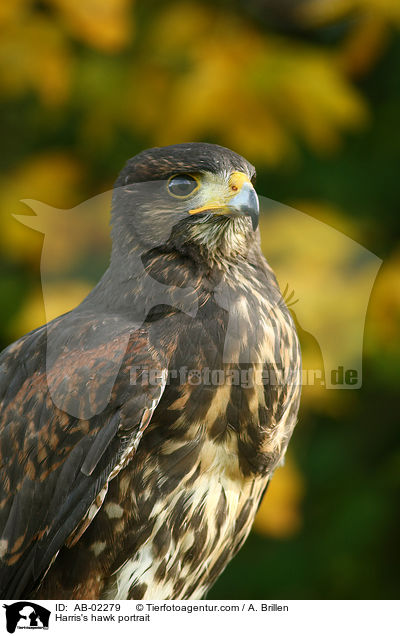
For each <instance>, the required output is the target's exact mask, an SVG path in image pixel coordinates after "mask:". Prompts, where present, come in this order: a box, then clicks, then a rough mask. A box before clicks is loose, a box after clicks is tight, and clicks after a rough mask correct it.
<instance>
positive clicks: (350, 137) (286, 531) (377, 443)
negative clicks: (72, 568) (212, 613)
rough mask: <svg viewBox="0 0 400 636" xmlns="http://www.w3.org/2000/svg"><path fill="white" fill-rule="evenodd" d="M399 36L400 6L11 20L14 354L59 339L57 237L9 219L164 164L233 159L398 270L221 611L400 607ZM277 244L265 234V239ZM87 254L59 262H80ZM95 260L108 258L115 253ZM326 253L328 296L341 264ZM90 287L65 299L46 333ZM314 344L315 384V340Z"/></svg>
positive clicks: (1, 80)
mask: <svg viewBox="0 0 400 636" xmlns="http://www.w3.org/2000/svg"><path fill="white" fill-rule="evenodd" d="M399 26H400V4H399V2H398V0H314V1H312V0H303V1H299V0H248V2H246V4H244V3H241V2H239V0H237V1H236V2H235V1H234V0H230V1H229V2H228V1H226V2H225V1H223V0H219V1H214V2H211V1H210V2H206V1H203V2H200V1H198V2H195V1H193V2H191V1H189V2H183V1H174V0H173V1H170V2H157V1H155V0H150V1H149V0H147V1H144V0H136V1H132V0H109V1H108V2H107V1H106V0H79V1H78V0H39V1H35V0H12V1H11V2H3V3H1V5H0V34H1V37H0V86H1V93H0V114H1V124H0V125H1V140H2V148H3V151H2V153H1V154H0V166H1V178H0V181H1V187H0V223H1V234H0V249H1V254H0V264H1V277H0V298H1V304H0V324H1V331H0V344H1V346H2V347H4V346H6V345H7V344H9V342H11V341H12V340H13V339H15V338H17V337H19V336H20V335H22V333H24V332H26V331H27V330H30V329H32V328H34V327H36V326H38V325H39V324H42V323H43V322H44V321H45V313H44V307H43V298H42V290H41V284H40V283H41V281H40V254H41V248H42V242H43V237H42V235H41V234H40V233H38V232H34V231H33V230H32V229H28V228H26V227H24V226H23V225H21V224H19V223H18V222H17V221H16V220H15V219H14V218H13V217H12V214H14V213H17V214H27V213H28V214H29V211H28V209H27V207H26V205H25V204H24V203H21V202H20V201H21V199H26V198H29V199H37V200H39V201H43V202H45V203H47V204H49V205H51V206H54V207H56V208H67V209H68V208H72V207H74V206H76V205H78V204H79V203H80V202H82V201H84V200H85V199H87V198H89V197H92V196H94V195H96V194H98V193H100V192H103V191H105V190H108V189H109V188H110V187H111V186H112V182H113V180H114V179H115V177H116V175H117V173H118V171H119V170H120V168H121V166H122V165H123V163H124V162H125V161H126V159H127V158H128V157H131V156H132V155H134V154H135V153H136V152H138V151H140V150H142V149H143V148H146V147H149V146H152V145H163V144H168V143H179V142H182V141H211V142H216V143H220V144H223V145H226V146H229V147H231V148H233V149H234V150H236V151H238V152H239V153H241V154H243V155H245V156H246V157H247V158H248V159H249V160H250V161H252V162H253V163H254V164H255V165H256V166H257V170H258V181H257V189H258V191H259V192H260V194H263V195H265V196H267V197H270V198H271V199H274V200H277V201H280V202H283V203H285V204H287V205H290V206H293V207H296V208H298V209H299V210H302V211H303V212H307V213H308V214H310V215H311V216H313V217H315V218H316V219H319V220H321V221H324V222H326V223H328V224H330V225H331V226H333V227H335V228H336V229H338V230H340V231H342V232H344V233H346V234H347V235H348V236H350V237H351V238H353V239H354V240H356V241H358V242H359V243H361V244H362V245H364V246H365V247H366V248H368V249H369V250H370V251H371V252H373V253H375V254H377V255H378V256H379V257H380V258H381V259H383V266H382V268H381V270H380V272H379V274H378V277H377V280H376V284H375V286H374V288H373V292H372V296H371V300H370V303H369V309H368V314H367V320H366V326H365V340H364V369H363V371H364V377H363V387H362V389H360V390H355V391H344V390H337V391H329V390H327V389H324V388H322V387H319V386H314V387H305V388H304V392H303V404H302V409H301V414H300V421H299V424H298V427H297V429H296V431H295V434H294V437H293V440H292V443H291V446H290V450H289V453H288V458H287V461H286V464H285V466H284V467H283V468H279V469H278V470H277V472H276V474H275V476H274V479H273V480H272V483H271V486H270V488H269V491H268V496H267V497H266V498H265V500H264V502H263V504H262V506H261V508H260V512H259V514H258V517H257V520H256V523H255V527H254V530H253V532H252V535H251V537H250V539H249V540H248V542H247V544H246V545H245V547H244V548H243V549H242V551H241V552H240V554H239V555H238V556H237V557H236V558H235V559H234V561H233V562H232V564H231V565H230V566H229V567H228V569H227V570H226V571H225V573H224V574H223V575H222V577H221V578H220V580H219V581H218V582H217V584H216V585H215V587H214V588H213V590H212V591H211V593H210V594H209V597H210V598H219V599H226V598H273V599H279V598H282V599H283V598H287V599H290V598H300V599H315V598H317V599H318V598H333V599H338V598H350V599H356V598H396V597H397V596H398V571H399V549H398V536H399V525H398V521H399V485H400V446H399V443H398V442H399V434H398V424H399V422H398V389H397V387H398V383H399V375H400V373H399V371H400V363H399V350H400V344H399V339H398V326H399V317H400V286H399V275H400V247H399V240H398V239H399V232H398V230H399V207H398V206H399V190H400V187H399V160H400V126H399V113H400V73H399V68H400V34H399ZM269 230H270V228H269V225H268V218H267V217H264V218H263V219H262V220H261V231H262V235H263V239H264V238H265V237H267V236H268V232H269ZM76 238H78V237H76ZM284 238H285V233H283V234H282V240H284ZM309 240H310V242H311V241H313V238H312V237H310V239H309ZM303 241H304V237H303ZM66 245H67V249H65V246H66ZM78 245H79V240H74V237H71V240H68V241H67V242H65V241H64V242H63V243H62V242H61V243H60V245H58V244H57V245H56V247H55V249H53V253H52V255H50V257H51V258H53V261H54V263H55V264H57V263H59V262H60V261H62V262H63V263H68V262H71V263H73V262H74V258H75V256H76V250H77V249H78V247H77V246H78ZM311 247H312V246H311V245H310V248H311ZM98 248H99V251H100V252H101V253H102V254H103V256H104V255H106V254H107V253H108V243H107V241H106V240H105V242H104V245H102V243H101V241H100V242H99V245H98ZM265 252H266V257H267V258H268V250H267V249H266V248H265ZM326 254H328V255H331V258H327V259H326V260H327V264H325V266H326V267H327V268H328V269H327V270H326V277H325V280H326V288H327V289H328V288H329V286H330V282H331V281H334V279H335V277H337V275H338V270H339V265H338V262H337V260H336V258H335V254H334V252H333V251H332V254H331V250H330V246H329V245H327V246H326ZM314 275H315V276H316V277H317V272H316V271H314V272H313V271H312V270H311V272H308V273H307V276H310V277H311V278H310V280H311V281H312V280H313V276H314ZM343 276H344V274H342V278H343ZM282 282H283V283H284V282H285V281H282ZM91 284H92V281H88V280H84V279H83V278H82V277H79V276H75V277H74V276H73V275H71V276H70V277H69V278H68V279H67V280H64V281H63V284H62V286H60V285H55V286H54V288H53V289H50V291H48V294H49V295H48V298H47V299H46V304H47V307H46V309H47V318H49V312H50V314H51V315H58V314H60V313H62V312H63V311H65V310H66V309H68V308H70V307H73V306H74V305H76V304H77V303H78V302H79V301H80V299H81V298H82V297H83V296H84V295H85V294H86V293H87V291H88V289H90V286H91ZM294 293H295V294H296V289H294ZM346 298H347V297H346V295H344V296H343V301H342V302H343V303H345V302H347V301H346ZM300 302H301V299H300ZM323 302H324V298H323V294H322V297H321V303H322V305H323ZM343 308H344V307H343ZM340 309H341V307H340ZM293 311H294V312H295V314H296V305H293ZM321 319H322V318H321ZM303 327H304V325H303ZM350 329H351V325H349V330H350ZM300 333H301V336H302V345H303V351H304V357H305V364H306V365H307V364H308V363H310V365H311V366H313V364H314V366H315V364H316V363H315V356H316V355H318V351H317V354H316V347H315V343H313V342H312V340H313V339H312V334H309V333H307V331H306V330H305V331H303V329H301V330H300ZM310 343H311V344H310ZM309 361H310V362H309Z"/></svg>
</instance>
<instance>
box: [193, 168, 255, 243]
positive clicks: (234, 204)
mask: <svg viewBox="0 0 400 636" xmlns="http://www.w3.org/2000/svg"><path fill="white" fill-rule="evenodd" d="M214 196H215V193H214ZM201 212H212V213H213V214H216V215H218V216H223V215H224V216H249V217H250V218H251V224H252V228H253V231H254V230H256V229H257V226H258V217H259V213H260V206H259V202H258V196H257V193H256V191H255V189H254V188H253V186H252V184H251V181H250V179H249V178H248V176H247V175H246V174H244V173H243V172H233V173H232V174H231V176H230V179H229V194H228V196H225V197H224V199H223V201H219V200H215V199H214V198H212V199H211V200H210V201H209V202H207V203H206V204H204V205H202V206H201V207H199V208H194V209H193V210H189V214H199V213H201Z"/></svg>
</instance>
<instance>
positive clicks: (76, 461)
mask: <svg viewBox="0 0 400 636" xmlns="http://www.w3.org/2000/svg"><path fill="white" fill-rule="evenodd" d="M71 315H72V314H69V315H68V316H69V319H68V320H69V322H68V328H70V327H71V326H72V328H73V329H75V333H76V330H79V329H80V328H81V329H82V317H80V316H79V314H78V315H77V317H76V318H75V317H74V316H73V315H72V318H71ZM58 320H60V321H62V320H63V318H61V319H58ZM94 320H96V319H94ZM103 324H104V323H103ZM60 325H61V328H62V322H60V323H59V325H58V326H60ZM115 327H116V323H115V318H113V331H114V337H113V338H112V340H111V341H110V342H105V343H104V345H103V346H102V347H99V348H97V349H96V350H95V351H90V352H88V351H86V352H84V358H83V359H84V360H85V361H86V362H88V361H89V362H90V371H91V375H90V381H91V382H90V391H91V392H90V395H89V397H88V396H87V395H85V393H86V392H87V391H86V390H85V385H83V386H82V381H81V376H80V374H79V368H80V365H81V364H82V360H81V357H82V350H72V351H70V352H69V358H67V359H66V360H64V363H63V367H62V368H63V371H62V373H61V372H60V373H58V374H53V376H52V379H51V382H52V385H53V388H55V389H56V392H57V395H58V396H60V395H61V394H62V393H63V391H64V392H65V405H66V406H68V399H74V400H75V402H76V400H80V399H81V400H88V399H90V400H92V401H93V400H94V401H95V400H96V396H99V399H102V390H103V387H106V385H109V380H110V378H109V374H110V373H115V365H113V364H112V363H111V365H110V361H112V359H113V356H114V354H115V351H116V352H117V353H116V359H117V360H118V361H119V360H120V362H121V364H119V372H118V373H117V376H116V380H115V382H114V381H113V389H112V392H111V397H110V400H109V403H108V405H107V406H106V408H105V409H104V411H103V412H102V413H100V414H98V415H94V416H93V417H90V419H78V418H76V417H74V416H73V415H69V414H68V412H66V411H68V408H66V409H65V411H63V410H60V409H59V408H57V407H56V406H55V405H54V403H53V401H52V398H51V395H50V392H49V389H48V375H49V369H47V372H46V343H47V328H46V327H42V328H40V329H38V330H36V331H34V332H32V333H30V334H28V335H27V336H25V337H23V338H21V340H19V341H17V342H16V343H14V344H13V345H11V346H10V347H8V348H7V349H6V350H5V351H4V352H3V353H2V354H1V355H0V488H1V494H0V537H1V538H0V598H4V599H5V598H18V597H21V595H22V596H23V595H24V594H26V593H27V592H28V591H29V590H31V589H32V587H34V586H35V585H36V584H37V583H38V582H39V581H40V579H41V577H42V576H43V575H44V573H45V572H46V570H47V568H48V567H49V566H50V564H51V563H52V561H53V560H54V558H55V557H56V556H57V553H58V551H59V549H60V548H61V547H62V545H63V544H64V543H66V542H67V541H68V542H69V544H71V543H73V542H74V541H76V540H77V539H78V538H79V537H80V536H81V534H82V533H83V532H84V531H85V529H86V528H87V526H88V525H89V523H90V521H91V519H92V518H93V517H94V515H95V514H96V512H97V510H98V509H99V507H100V506H101V504H102V502H103V499H104V496H105V494H106V492H107V485H108V482H109V480H110V479H112V478H113V477H114V476H115V475H116V474H117V473H118V472H119V471H120V470H121V468H123V467H124V466H125V465H126V464H127V462H128V461H130V459H131V457H132V455H133V454H134V452H135V450H136V448H137V445H138V443H139V441H140V439H141V436H142V434H143V431H144V429H145V428H146V426H147V425H148V424H149V422H150V419H151V416H152V414H153V411H154V409H155V408H156V406H157V404H158V402H159V400H160V398H161V395H162V393H163V390H164V387H165V371H166V365H165V361H164V360H162V359H161V354H160V353H158V352H155V351H154V350H153V349H152V348H151V346H149V341H148V334H147V332H146V330H145V329H139V330H134V328H133V329H131V333H128V338H127V326H126V323H125V324H124V325H123V327H122V328H121V333H120V334H119V335H118V330H116V329H115ZM122 331H123V333H122ZM116 332H117V335H115V333H116ZM132 332H133V333H132ZM121 340H122V341H123V342H124V343H125V344H124V355H123V356H122V358H121V356H120V353H121V346H120V342H121ZM68 360H69V362H68ZM55 363H57V361H55ZM132 366H136V367H141V366H142V367H147V368H149V367H150V368H152V369H157V371H158V377H159V378H161V380H160V381H159V382H158V383H156V384H154V385H149V384H145V383H142V382H140V383H138V382H136V383H132V381H131V367H132ZM86 370H87V369H86ZM57 375H59V376H60V377H59V378H58V379H57V377H55V376H57ZM57 382H59V386H57ZM94 389H95V390H94ZM93 408H94V410H93V412H94V413H96V408H95V405H93ZM70 412H71V411H70ZM72 412H74V410H72Z"/></svg>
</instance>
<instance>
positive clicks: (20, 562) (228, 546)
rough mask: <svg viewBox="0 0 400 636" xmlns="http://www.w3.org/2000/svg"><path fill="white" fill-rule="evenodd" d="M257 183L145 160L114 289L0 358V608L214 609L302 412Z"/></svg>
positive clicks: (129, 172)
mask: <svg viewBox="0 0 400 636" xmlns="http://www.w3.org/2000/svg"><path fill="white" fill-rule="evenodd" d="M186 175H187V176H186ZM253 178H254V168H253V167H252V166H251V165H250V164H249V163H248V162H247V161H246V160H245V159H243V158H242V157H240V156H239V155H237V154H235V153H233V152H232V151H230V150H228V149H226V148H222V147H220V146H213V145H210V144H181V145H178V146H169V147H166V148H155V149H152V150H149V151H145V152H143V153H141V154H140V155H138V156H137V157H135V158H133V159H131V160H130V161H129V162H128V163H127V165H126V166H125V168H124V169H123V171H122V172H121V174H120V176H119V178H118V180H117V182H116V186H115V191H114V197H113V210H112V223H113V230H112V236H113V250H112V258H111V264H110V267H109V269H108V270H107V272H106V273H105V274H104V276H103V278H102V280H101V281H100V282H99V283H98V285H97V286H96V288H95V289H94V290H93V291H92V292H91V294H89V296H88V297H87V298H86V299H85V300H84V301H83V303H82V304H81V305H80V306H79V307H77V308H76V309H75V310H74V311H73V312H70V313H69V314H66V315H65V316H61V317H60V318H58V319H56V320H55V321H53V322H51V323H49V325H47V326H44V327H41V328H40V329H37V330H36V331H34V332H32V333H30V334H28V335H26V336H24V337H23V338H21V339H20V340H19V341H18V342H16V343H14V344H12V345H11V346H10V347H8V349H6V350H5V351H4V352H3V353H2V354H1V356H0V419H1V425H0V458H1V484H2V493H1V501H0V530H1V539H0V555H1V570H0V596H1V597H3V598H27V597H29V596H30V597H32V595H34V596H35V597H36V598H133V599H141V598H153V599H154V598H163V599H182V598H201V596H202V595H204V594H205V592H206V591H207V590H208V589H209V587H210V586H211V585H212V584H213V582H214V581H215V579H216V578H217V577H218V576H219V574H220V573H221V572H222V570H223V569H224V567H225V566H226V564H227V563H228V562H229V560H230V559H231V558H232V557H233V555H234V554H235V553H236V552H237V551H238V549H239V548H240V547H241V545H242V544H243V542H244V540H245V539H246V537H247V535H248V533H249V530H250V527H251V524H252V521H253V518H254V515H255V512H256V510H257V507H258V505H259V502H260V498H261V496H262V493H263V491H264V490H265V488H266V485H267V482H268V480H269V478H270V476H271V475H272V472H273V470H274V468H275V467H276V465H277V464H278V463H279V462H280V461H281V459H282V457H283V455H284V453H285V450H286V446H287V443H288V441H289V438H290V435H291V432H292V429H293V426H294V424H295V421H296V416H297V410H298V403H299V394H300V389H299V382H298V380H299V372H300V352H299V345H298V341H297V337H296V332H295V328H294V325H293V322H292V319H291V317H290V314H289V312H288V310H287V309H286V307H285V305H284V302H283V300H282V297H281V294H280V291H279V288H278V285H277V283H276V280H275V277H274V275H273V273H272V271H271V269H270V268H269V266H268V264H267V263H266V261H265V259H264V258H263V256H262V254H261V251H260V245H259V236H258V232H257V231H255V226H256V216H257V212H258V205H257V198H256V195H255V193H254V189H253V187H252V185H251V183H250V182H251V181H252V180H253ZM188 371H190V373H189V374H188ZM251 373H253V374H256V375H257V374H258V375H259V376H261V374H262V373H263V374H264V375H263V380H264V382H263V383H261V382H260V381H258V382H255V383H253V384H252V383H251V382H249V381H248V380H249V378H250V375H251ZM221 377H222V381H221ZM199 378H200V380H199ZM243 378H245V381H243ZM238 379H239V381H238ZM258 379H259V380H260V377H259V378H258Z"/></svg>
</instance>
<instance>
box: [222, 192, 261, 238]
mask: <svg viewBox="0 0 400 636" xmlns="http://www.w3.org/2000/svg"><path fill="white" fill-rule="evenodd" d="M227 207H228V210H229V212H228V213H227V214H231V215H232V216H249V217H250V218H251V225H252V227H253V232H254V231H255V230H256V229H257V226H258V217H259V214H260V205H259V202H258V196H257V194H256V191H255V190H254V188H253V186H252V185H251V183H244V184H243V185H242V187H241V189H240V191H239V192H238V194H237V195H236V196H234V197H233V199H231V200H230V201H229V203H228V205H227Z"/></svg>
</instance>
